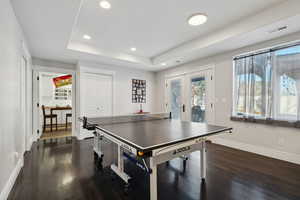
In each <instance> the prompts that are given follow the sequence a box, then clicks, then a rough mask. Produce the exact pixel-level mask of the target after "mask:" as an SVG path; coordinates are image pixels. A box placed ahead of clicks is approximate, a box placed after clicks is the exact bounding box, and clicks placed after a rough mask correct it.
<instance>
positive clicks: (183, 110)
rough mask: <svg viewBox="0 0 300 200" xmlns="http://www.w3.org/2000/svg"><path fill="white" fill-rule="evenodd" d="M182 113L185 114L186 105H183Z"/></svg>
mask: <svg viewBox="0 0 300 200" xmlns="http://www.w3.org/2000/svg"><path fill="white" fill-rule="evenodd" d="M182 112H185V105H184V104H183V105H182Z"/></svg>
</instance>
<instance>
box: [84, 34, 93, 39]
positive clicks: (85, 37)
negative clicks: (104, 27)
mask: <svg viewBox="0 0 300 200" xmlns="http://www.w3.org/2000/svg"><path fill="white" fill-rule="evenodd" d="M83 39H86V40H90V39H92V37H91V36H89V35H83Z"/></svg>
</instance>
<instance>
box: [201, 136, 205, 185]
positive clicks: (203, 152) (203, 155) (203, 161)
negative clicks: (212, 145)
mask: <svg viewBox="0 0 300 200" xmlns="http://www.w3.org/2000/svg"><path fill="white" fill-rule="evenodd" d="M201 146H202V147H201V150H200V172H201V179H202V181H205V178H206V147H205V141H203V142H202V144H201Z"/></svg>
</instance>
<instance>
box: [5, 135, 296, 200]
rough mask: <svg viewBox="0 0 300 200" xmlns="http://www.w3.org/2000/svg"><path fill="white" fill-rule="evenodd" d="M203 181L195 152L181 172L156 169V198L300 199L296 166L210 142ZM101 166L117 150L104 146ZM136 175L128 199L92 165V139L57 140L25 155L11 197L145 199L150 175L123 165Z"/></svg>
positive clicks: (175, 163)
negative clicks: (184, 170)
mask: <svg viewBox="0 0 300 200" xmlns="http://www.w3.org/2000/svg"><path fill="white" fill-rule="evenodd" d="M207 147H208V152H207V162H208V166H207V167H208V169H207V179H206V182H205V184H203V183H201V181H200V178H199V173H200V172H199V165H200V159H199V156H198V155H199V154H198V153H197V152H196V153H193V154H191V156H190V159H189V161H188V164H187V169H186V172H185V173H183V172H182V162H181V160H180V159H175V160H172V161H171V162H170V165H169V166H167V165H166V164H162V165H160V166H159V168H158V184H159V187H158V196H159V200H167V199H172V200H179V199H180V200H277V199H278V200H299V199H300V166H299V165H295V164H291V163H287V162H283V161H279V160H275V159H271V158H266V157H263V156H259V155H255V154H252V153H248V152H243V151H239V150H235V149H231V148H228V147H224V146H221V145H215V144H208V145H207ZM105 149H106V151H105V159H104V165H105V166H108V165H109V164H110V163H112V162H113V161H114V160H115V158H114V157H113V155H114V152H115V150H116V149H115V148H114V147H112V146H111V145H110V144H106V147H105ZM125 168H126V171H128V173H129V174H131V175H132V176H133V177H134V181H133V183H132V187H131V190H130V191H129V195H126V194H125V193H124V191H123V182H122V181H121V180H120V179H119V178H118V177H116V176H115V175H114V174H113V173H112V172H111V170H110V169H109V168H108V167H104V169H103V170H99V169H97V168H95V167H94V161H93V152H92V140H90V139H89V140H84V141H77V140H76V139H72V140H64V139H59V140H58V141H57V142H56V143H47V144H44V143H42V142H40V143H38V144H34V146H33V148H32V151H31V152H28V153H27V154H26V155H25V165H24V168H23V169H22V171H21V173H20V175H19V177H18V179H17V182H16V184H15V185H14V188H13V190H12V191H11V193H10V196H9V199H11V200H13V199H17V200H19V199H22V200H23V199H26V200H27V199H28V200H48V199H55V200H60V199H64V200H68V199H72V200H81V199H91V200H92V199H93V200H95V199H98V200H122V199H138V200H144V199H149V190H148V186H149V177H148V176H147V175H145V174H144V173H143V172H142V171H140V169H137V168H136V167H134V166H131V163H126V166H125Z"/></svg>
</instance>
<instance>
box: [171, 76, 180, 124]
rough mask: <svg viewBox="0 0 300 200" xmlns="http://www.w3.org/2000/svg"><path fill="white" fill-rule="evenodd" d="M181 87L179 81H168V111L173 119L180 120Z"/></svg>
mask: <svg viewBox="0 0 300 200" xmlns="http://www.w3.org/2000/svg"><path fill="white" fill-rule="evenodd" d="M181 87H182V85H181V80H180V79H177V80H171V81H170V93H171V94H170V104H171V108H170V111H171V113H172V118H173V119H180V112H181V110H180V105H181V95H182V94H181Z"/></svg>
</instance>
